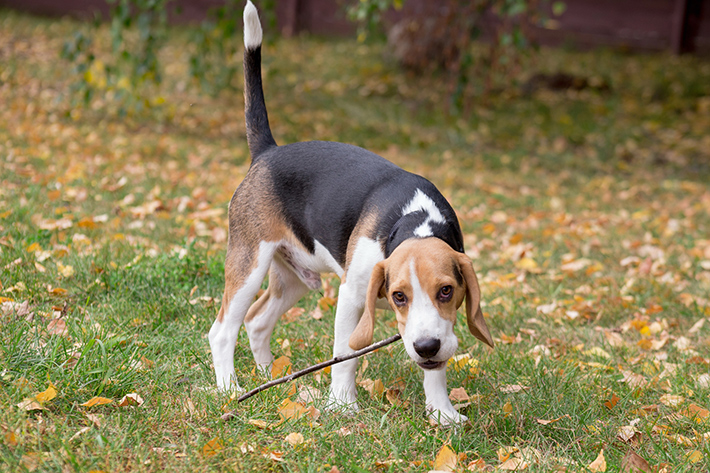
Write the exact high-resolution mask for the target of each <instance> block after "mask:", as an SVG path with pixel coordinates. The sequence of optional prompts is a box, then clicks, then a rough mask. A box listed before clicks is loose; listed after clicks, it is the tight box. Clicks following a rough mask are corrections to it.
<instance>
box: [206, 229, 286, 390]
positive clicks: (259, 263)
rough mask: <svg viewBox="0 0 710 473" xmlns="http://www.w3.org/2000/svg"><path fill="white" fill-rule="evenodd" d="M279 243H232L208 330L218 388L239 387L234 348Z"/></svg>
mask: <svg viewBox="0 0 710 473" xmlns="http://www.w3.org/2000/svg"><path fill="white" fill-rule="evenodd" d="M277 247H278V243H275V242H264V241H262V242H261V243H260V244H259V247H258V249H257V248H249V247H248V245H240V244H239V243H238V242H235V243H234V244H233V245H230V248H229V250H228V252H227V259H226V263H225V289H224V297H223V298H222V307H221V308H220V310H219V315H218V316H217V320H215V322H214V324H213V325H212V328H211V329H210V333H209V340H210V348H211V350H212V360H213V362H214V370H215V374H216V375H217V387H218V388H219V389H222V390H229V389H230V388H232V386H233V387H234V388H236V389H237V390H239V389H240V387H239V383H238V382H237V377H236V374H235V372H234V347H235V345H236V343H237V337H238V335H239V329H240V328H241V326H242V322H243V321H244V317H245V316H246V314H247V311H248V309H249V306H250V305H251V303H252V301H253V300H254V296H256V294H257V292H258V291H259V288H260V287H261V283H262V282H263V281H264V277H265V276H266V272H267V271H268V270H269V267H270V266H271V261H272V259H273V256H274V252H275V251H276V249H277Z"/></svg>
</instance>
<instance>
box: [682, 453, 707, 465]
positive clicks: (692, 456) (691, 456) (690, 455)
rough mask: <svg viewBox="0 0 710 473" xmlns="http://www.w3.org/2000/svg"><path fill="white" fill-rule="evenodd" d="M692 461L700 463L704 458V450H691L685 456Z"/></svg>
mask: <svg viewBox="0 0 710 473" xmlns="http://www.w3.org/2000/svg"><path fill="white" fill-rule="evenodd" d="M685 458H686V459H687V460H688V461H689V462H690V463H698V462H699V461H700V460H702V459H703V452H701V451H699V450H693V451H692V452H689V453H688V454H687V455H686V457H685Z"/></svg>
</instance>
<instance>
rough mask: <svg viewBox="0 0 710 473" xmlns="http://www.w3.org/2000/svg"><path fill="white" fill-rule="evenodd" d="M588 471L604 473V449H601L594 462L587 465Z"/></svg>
mask: <svg viewBox="0 0 710 473" xmlns="http://www.w3.org/2000/svg"><path fill="white" fill-rule="evenodd" d="M587 468H589V471H593V472H604V471H606V459H605V458H604V449H603V448H602V449H601V451H600V452H599V455H598V456H597V458H596V460H594V461H593V462H592V463H590V464H589V466H588V467H587Z"/></svg>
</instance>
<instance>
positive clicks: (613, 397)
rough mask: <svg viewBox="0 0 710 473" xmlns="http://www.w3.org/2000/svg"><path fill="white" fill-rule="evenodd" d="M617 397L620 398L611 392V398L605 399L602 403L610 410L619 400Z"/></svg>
mask: <svg viewBox="0 0 710 473" xmlns="http://www.w3.org/2000/svg"><path fill="white" fill-rule="evenodd" d="M619 399H620V398H619V396H617V395H616V394H614V393H611V399H609V400H608V401H605V402H604V405H605V406H606V408H607V409H609V410H612V409H613V408H614V406H616V404H617V403H618V402H619Z"/></svg>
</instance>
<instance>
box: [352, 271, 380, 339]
mask: <svg viewBox="0 0 710 473" xmlns="http://www.w3.org/2000/svg"><path fill="white" fill-rule="evenodd" d="M384 283H385V265H384V262H382V261H380V262H379V263H377V264H376V265H375V267H374V268H373V269H372V275H371V276H370V284H368V286H367V297H366V298H365V312H364V313H363V314H362V317H360V322H358V324H357V327H355V331H354V332H353V333H352V335H350V343H349V345H350V348H352V349H353V350H360V349H362V348H365V347H366V346H368V345H370V344H371V343H372V335H373V332H374V330H375V303H376V302H377V298H378V297H379V295H380V291H381V290H382V286H383V285H384Z"/></svg>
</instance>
